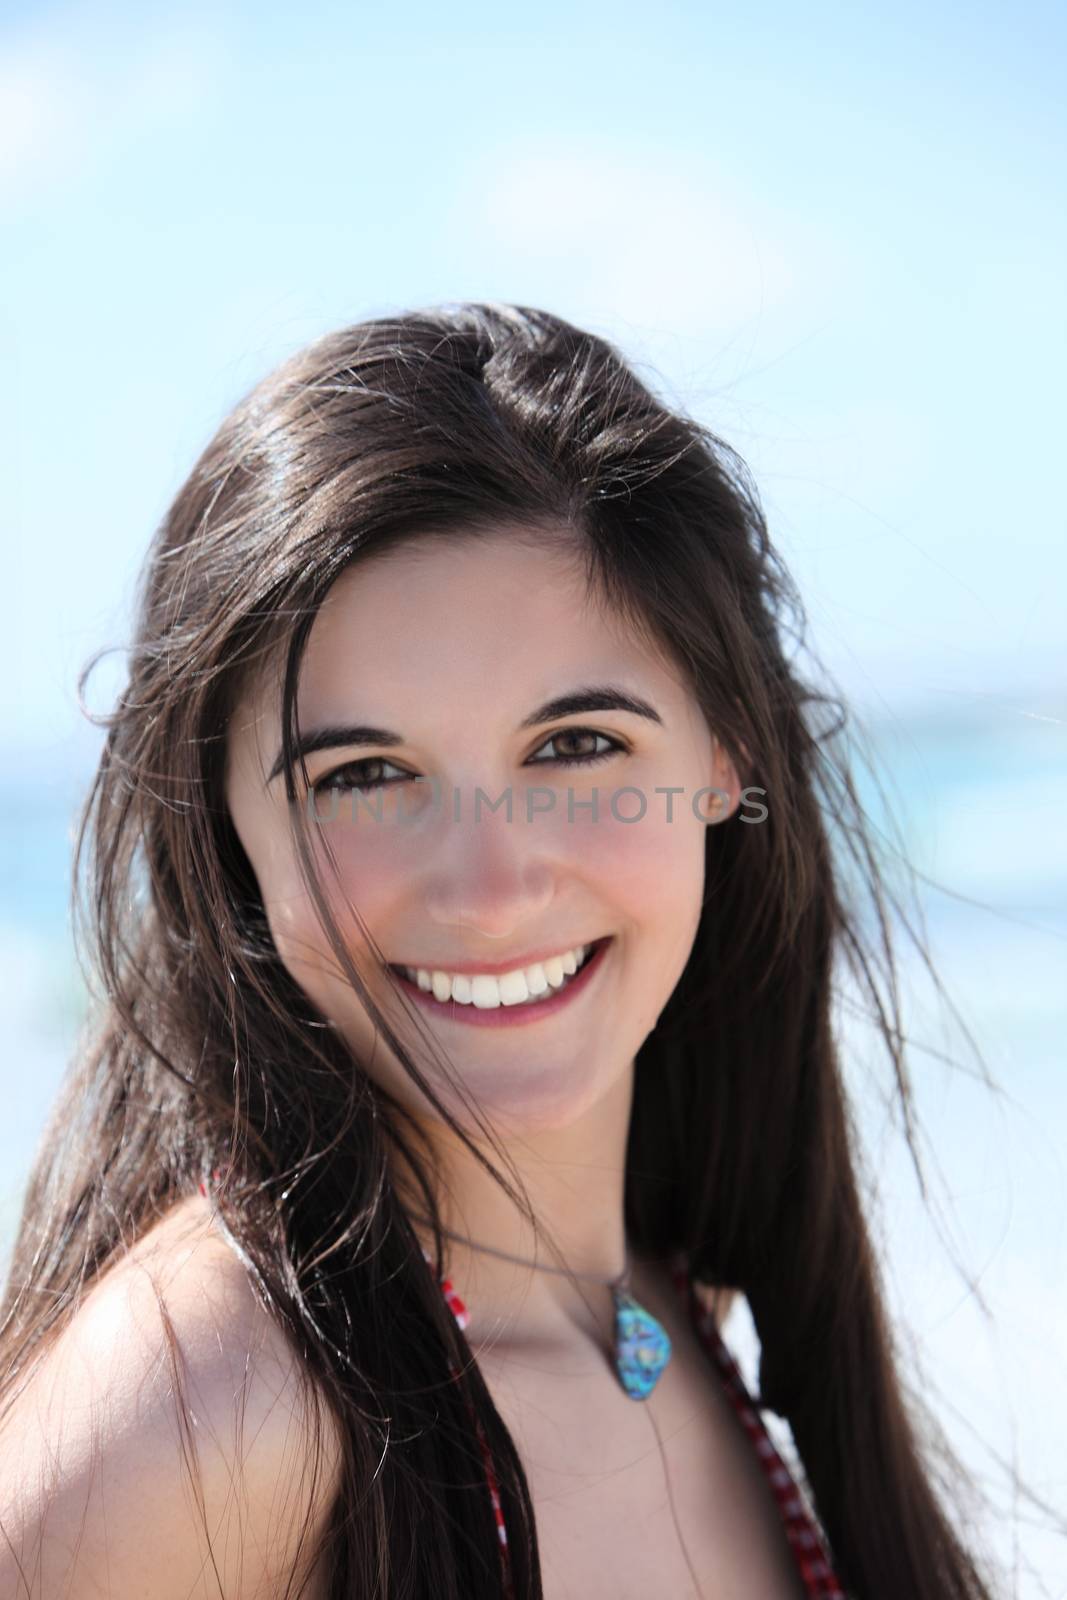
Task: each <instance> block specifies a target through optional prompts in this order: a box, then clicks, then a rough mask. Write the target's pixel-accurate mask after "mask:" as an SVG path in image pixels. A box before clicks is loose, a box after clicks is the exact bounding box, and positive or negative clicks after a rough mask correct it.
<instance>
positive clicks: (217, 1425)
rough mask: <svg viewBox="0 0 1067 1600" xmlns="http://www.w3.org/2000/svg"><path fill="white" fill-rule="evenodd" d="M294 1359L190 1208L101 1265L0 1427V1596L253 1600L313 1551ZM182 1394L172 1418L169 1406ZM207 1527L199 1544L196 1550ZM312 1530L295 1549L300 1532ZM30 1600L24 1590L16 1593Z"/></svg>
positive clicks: (309, 1440) (247, 1282) (303, 1407)
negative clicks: (225, 1598) (29, 1575)
mask: <svg viewBox="0 0 1067 1600" xmlns="http://www.w3.org/2000/svg"><path fill="white" fill-rule="evenodd" d="M300 1377H301V1372H300V1366H299V1360H298V1358H297V1356H296V1353H295V1352H294V1351H293V1349H292V1346H291V1345H290V1343H289V1341H288V1339H287V1338H286V1337H285V1335H284V1332H283V1330H282V1328H281V1327H280V1326H279V1325H278V1323H277V1322H276V1321H275V1319H274V1318H273V1317H272V1316H270V1314H269V1313H268V1312H267V1311H266V1309H265V1308H264V1307H263V1306H262V1305H261V1303H260V1301H259V1299H258V1297H257V1296H256V1295H255V1293H254V1292H253V1287H252V1282H251V1279H250V1277H249V1274H248V1271H247V1269H246V1267H245V1266H244V1263H243V1262H242V1261H241V1260H240V1258H239V1257H238V1255H237V1254H236V1252H235V1251H234V1249H233V1248H232V1247H231V1245H230V1244H229V1242H228V1241H227V1239H226V1238H225V1237H224V1236H223V1235H222V1234H221V1233H220V1232H219V1231H218V1230H217V1228H216V1227H215V1225H214V1222H213V1219H212V1214H211V1210H210V1207H209V1206H208V1204H207V1202H206V1201H204V1200H203V1199H202V1198H201V1197H200V1196H193V1197H191V1198H189V1199H183V1200H182V1201H180V1202H179V1203H178V1204H177V1205H175V1206H174V1207H173V1208H172V1209H171V1210H170V1211H169V1212H168V1213H167V1214H166V1215H165V1216H164V1217H163V1218H161V1219H160V1221H159V1222H157V1223H156V1224H155V1225H154V1226H153V1227H152V1228H150V1229H149V1230H148V1232H146V1233H145V1234H144V1235H143V1236H142V1237H141V1238H140V1239H139V1240H138V1241H137V1242H136V1243H135V1244H133V1245H132V1246H131V1247H130V1248H129V1249H128V1250H126V1251H125V1252H123V1253H122V1254H121V1255H118V1256H117V1257H116V1258H115V1260H114V1261H113V1262H112V1263H110V1264H109V1266H108V1268H107V1269H106V1270H105V1271H104V1273H103V1274H102V1275H101V1276H100V1278H99V1279H98V1280H97V1281H96V1282H95V1283H94V1284H93V1285H92V1286H91V1288H90V1289H89V1290H88V1291H87V1292H86V1294H85V1297H84V1299H83V1301H82V1304H81V1305H80V1307H79V1309H78V1311H77V1312H76V1313H75V1314H74V1316H73V1317H72V1318H71V1319H70V1321H69V1323H68V1324H67V1325H66V1327H65V1328H64V1329H63V1332H62V1334H61V1335H60V1337H59V1338H58V1339H57V1340H56V1341H55V1343H54V1344H53V1345H52V1346H51V1348H50V1349H49V1350H48V1353H47V1355H46V1356H45V1357H44V1359H43V1360H42V1361H41V1362H40V1364H39V1365H38V1366H36V1367H35V1368H34V1369H33V1370H31V1372H30V1374H29V1377H28V1379H27V1380H26V1382H25V1384H24V1385H20V1384H19V1383H18V1382H17V1380H16V1383H15V1385H14V1390H13V1393H14V1399H13V1401H12V1402H11V1404H10V1407H9V1408H8V1409H6V1410H5V1412H4V1415H3V1417H2V1418H0V1456H2V1458H3V1461H4V1472H3V1474H0V1529H2V1531H3V1535H4V1536H5V1537H3V1538H0V1590H2V1592H3V1593H4V1594H7V1593H8V1592H11V1593H12V1594H21V1593H23V1590H21V1589H19V1588H18V1586H17V1585H18V1583H19V1582H21V1581H23V1580H22V1579H21V1578H20V1577H19V1576H18V1574H19V1572H20V1571H33V1574H34V1576H33V1583H34V1587H33V1590H32V1593H33V1594H34V1596H38V1595H40V1596H42V1597H48V1596H50V1595H52V1594H55V1595H57V1596H58V1595H59V1594H66V1593H68V1592H77V1593H78V1594H85V1595H86V1596H91V1595H95V1594H97V1593H99V1594H100V1595H104V1594H107V1593H131V1594H132V1593H152V1594H153V1595H158V1596H159V1597H160V1600H166V1597H167V1596H169V1595H170V1594H171V1593H172V1592H173V1593H174V1594H175V1595H177V1594H182V1595H195V1594H200V1593H201V1592H204V1593H207V1592H209V1591H208V1590H202V1587H201V1586H202V1585H203V1583H204V1581H205V1580H204V1576H203V1575H204V1573H205V1571H206V1572H207V1573H211V1572H212V1570H213V1564H214V1568H217V1570H218V1573H219V1577H220V1579H221V1582H222V1589H221V1592H223V1593H225V1594H227V1595H233V1596H244V1595H257V1596H259V1595H265V1594H270V1593H273V1592H274V1585H275V1583H276V1582H277V1581H278V1580H279V1579H280V1580H282V1587H283V1588H284V1579H285V1578H286V1577H287V1575H288V1572H289V1571H290V1570H292V1568H293V1567H294V1566H295V1565H296V1564H297V1563H298V1561H303V1560H306V1558H307V1555H308V1554H309V1553H310V1551H311V1550H312V1549H313V1548H314V1546H315V1544H316V1543H317V1541H318V1538H319V1536H320V1535H321V1532H322V1529H323V1524H324V1520H325V1516H326V1513H327V1511H328V1509H329V1507H330V1506H331V1505H332V1501H333V1496H334V1493H335V1490H336V1486H337V1481H338V1476H339V1471H340V1445H339V1439H338V1437H337V1434H336V1429H335V1425H334V1424H333V1422H332V1419H331V1418H330V1417H329V1415H328V1414H327V1412H326V1410H325V1408H324V1407H315V1408H314V1411H315V1413H316V1415H317V1418H318V1420H319V1422H320V1427H321V1434H320V1439H321V1451H322V1455H321V1461H320V1462H319V1465H318V1471H317V1473H316V1474H315V1475H314V1481H313V1479H312V1468H313V1467H314V1465H315V1463H314V1460H313V1453H314V1450H315V1437H316V1436H315V1421H316V1415H313V1414H312V1409H311V1408H310V1407H309V1397H308V1394H307V1392H306V1391H305V1389H304V1387H303V1385H302V1384H301V1382H300ZM179 1393H180V1395H181V1397H182V1400H183V1401H184V1410H183V1406H182V1405H181V1404H180V1403H179ZM205 1524H206V1527H207V1528H208V1529H210V1530H211V1532H210V1541H208V1539H207V1538H206V1537H205V1532H204V1529H205ZM305 1524H306V1528H307V1531H306V1534H305V1536H304V1539H303V1544H302V1545H301V1544H300V1534H301V1530H302V1529H303V1528H304V1526H305ZM26 1592H27V1593H28V1592H29V1591H26Z"/></svg>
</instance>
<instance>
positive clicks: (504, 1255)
mask: <svg viewBox="0 0 1067 1600" xmlns="http://www.w3.org/2000/svg"><path fill="white" fill-rule="evenodd" d="M441 1232H442V1233H444V1234H447V1235H448V1237H449V1238H450V1239H456V1240H457V1241H458V1242H459V1243H460V1244H465V1245H467V1246H469V1248H470V1249H472V1250H484V1251H485V1252H486V1253H487V1254H488V1255H491V1256H499V1257H500V1259H501V1260H502V1261H514V1262H517V1263H518V1265H519V1266H520V1267H533V1268H534V1269H535V1270H536V1271H538V1272H554V1273H557V1274H558V1275H559V1276H561V1277H572V1278H578V1279H580V1280H581V1281H583V1282H585V1283H597V1284H601V1285H603V1286H604V1287H606V1288H610V1290H611V1298H612V1301H613V1303H614V1307H615V1338H614V1345H613V1349H612V1359H613V1362H614V1366H615V1372H616V1374H617V1376H618V1379H619V1382H620V1383H621V1384H622V1387H623V1389H624V1390H625V1392H626V1393H627V1394H628V1395H629V1396H630V1399H631V1400H647V1399H648V1397H649V1395H650V1394H651V1393H652V1391H653V1389H654V1388H655V1386H656V1383H657V1380H658V1379H659V1377H660V1374H661V1373H662V1372H663V1370H664V1368H665V1367H666V1365H667V1363H668V1361H669V1360H670V1359H671V1341H670V1336H669V1334H668V1333H667V1330H666V1328H665V1327H664V1326H663V1324H662V1323H660V1322H658V1321H657V1320H656V1318H655V1317H654V1316H653V1315H652V1313H651V1312H650V1311H646V1309H645V1307H644V1306H643V1305H641V1304H640V1303H639V1302H638V1301H637V1300H635V1299H634V1297H633V1295H632V1294H631V1293H630V1268H631V1263H630V1255H629V1251H627V1254H626V1265H625V1267H624V1268H623V1269H622V1272H621V1273H620V1274H619V1276H618V1277H617V1278H611V1279H605V1278H593V1277H591V1276H590V1275H589V1274H588V1273H585V1272H568V1271H567V1270H566V1269H565V1268H563V1267H546V1266H543V1265H542V1264H541V1263H540V1262H539V1261H527V1260H526V1259H525V1258H524V1257H523V1256H513V1255H509V1254H508V1252H507V1251H506V1250H497V1249H495V1248H494V1246H492V1245H489V1244H475V1243H474V1241H473V1240H472V1239H464V1238H463V1236H462V1235H461V1234H458V1233H453V1232H452V1231H451V1230H450V1229H449V1228H442V1229H441ZM424 1254H425V1252H424ZM427 1259H429V1257H427Z"/></svg>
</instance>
